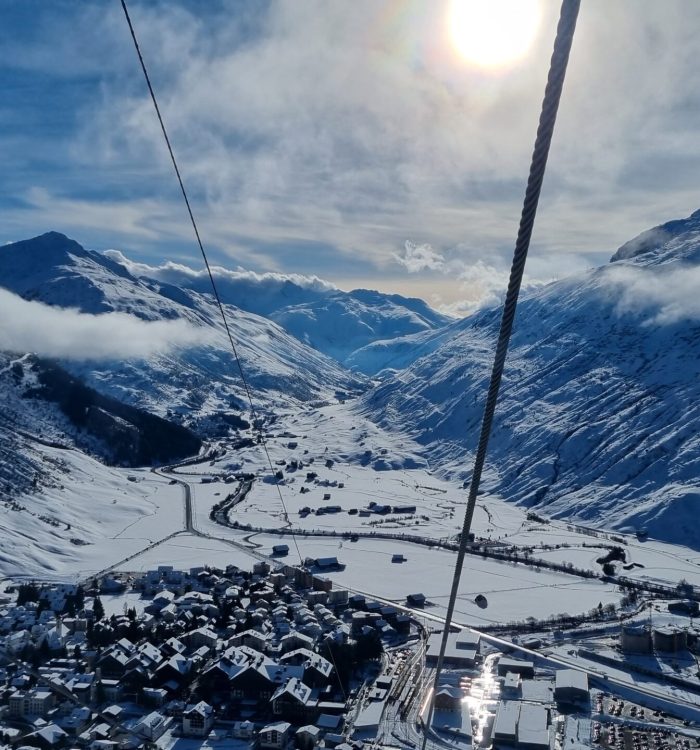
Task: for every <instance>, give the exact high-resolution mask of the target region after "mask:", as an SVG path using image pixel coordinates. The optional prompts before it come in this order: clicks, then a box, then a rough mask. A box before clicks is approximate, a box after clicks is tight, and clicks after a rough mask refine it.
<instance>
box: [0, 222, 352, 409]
mask: <svg viewBox="0 0 700 750" xmlns="http://www.w3.org/2000/svg"><path fill="white" fill-rule="evenodd" d="M0 285H2V286H3V287H5V288H6V289H9V290H10V291H12V292H14V293H16V294H18V295H21V296H22V297H23V298H24V299H27V300H35V301H39V302H42V303H44V304H47V305H51V306H56V307H61V308H71V309H74V310H79V311H81V312H83V313H87V314H90V315H96V316H98V317H99V316H100V315H102V314H104V313H113V312H118V313H126V314H128V315H131V316H135V317H136V318H138V319H140V320H143V321H151V322H157V321H175V320H180V321H184V322H186V323H187V324H188V325H189V326H191V327H192V328H193V329H195V330H201V332H202V335H201V344H196V343H195V344H193V343H192V342H191V341H190V342H189V343H188V345H187V346H181V347H177V346H176V347H175V351H170V352H168V353H160V354H153V355H151V356H148V357H146V358H129V359H121V358H120V359H119V360H117V359H116V358H113V359H104V358H102V359H101V360H99V361H93V360H86V359H85V358H83V359H82V360H81V359H78V358H70V359H65V360H63V362H62V363H63V365H64V366H65V367H66V368H67V369H68V370H69V371H70V372H71V373H73V374H74V375H76V376H79V377H81V378H83V379H84V380H85V382H86V383H88V384H89V385H91V386H92V387H94V388H95V389H97V390H98V391H100V392H102V393H106V394H107V395H110V396H113V397H115V398H117V399H119V400H120V401H123V402H125V403H127V404H132V405H135V406H139V407H141V408H145V409H148V410H149V411H152V412H154V413H156V414H161V415H163V414H177V413H180V414H183V415H185V414H186V415H187V416H188V418H190V419H194V420H196V419H197V418H198V416H201V415H205V416H207V415H210V414H211V413H216V412H221V413H226V412H230V411H232V410H233V411H234V412H235V411H240V410H244V409H245V408H246V404H245V397H244V396H245V393H244V389H243V385H242V381H241V378H240V374H239V372H238V368H237V365H236V363H235V361H234V360H233V357H232V354H231V351H230V346H229V342H228V340H227V338H226V335H225V332H224V330H223V326H222V323H221V320H220V317H219V313H218V310H217V309H216V307H215V305H214V303H213V299H212V297H211V296H210V295H206V294H203V293H200V292H197V291H193V290H191V289H183V288H181V287H177V286H174V285H172V284H169V283H166V282H164V281H156V280H152V279H147V278H136V277H135V276H133V275H132V274H131V273H130V272H129V271H128V270H127V269H126V268H125V267H124V266H123V265H121V264H119V263H117V262H115V261H114V260H112V259H111V258H109V257H107V256H105V255H103V254H101V253H96V252H93V251H90V250H86V249H84V248H83V247H81V246H80V245H79V244H78V243H77V242H74V241H73V240H70V239H68V238H67V237H65V236H64V235H61V234H58V233H56V232H49V233H47V234H44V235H41V236H40V237H36V238H34V239H31V240H25V241H22V242H17V243H14V244H9V245H5V246H3V247H2V248H0ZM226 312H227V318H228V322H229V326H230V329H231V332H232V335H233V339H234V342H235V343H236V344H237V347H238V353H239V356H240V358H241V361H242V365H243V370H244V373H245V375H246V378H247V380H248V382H249V384H250V386H251V390H252V393H253V396H254V398H255V399H256V401H257V402H258V403H259V404H260V403H264V404H273V403H277V404H291V403H294V402H297V401H309V400H315V399H327V398H332V397H333V396H334V394H335V393H336V392H337V391H343V392H345V391H347V390H353V389H357V388H358V387H361V386H362V379H361V378H358V377H356V376H353V375H351V374H350V373H349V372H348V371H347V370H345V369H344V368H343V367H341V366H340V365H339V364H338V363H337V362H335V361H334V360H332V359H330V358H328V357H326V356H325V355H323V354H321V353H319V352H317V351H315V350H313V349H311V348H310V347H309V346H306V345H304V344H303V343H302V342H300V341H299V340H298V339H296V338H295V337H293V336H291V335H289V334H288V333H287V332H285V331H284V330H283V329H282V328H280V327H279V326H278V325H277V324H275V323H274V322H272V321H270V320H267V319H265V318H262V317H260V316H259V315H255V314H252V313H249V312H245V311H242V310H240V309H238V308H235V307H233V306H232V305H226Z"/></svg>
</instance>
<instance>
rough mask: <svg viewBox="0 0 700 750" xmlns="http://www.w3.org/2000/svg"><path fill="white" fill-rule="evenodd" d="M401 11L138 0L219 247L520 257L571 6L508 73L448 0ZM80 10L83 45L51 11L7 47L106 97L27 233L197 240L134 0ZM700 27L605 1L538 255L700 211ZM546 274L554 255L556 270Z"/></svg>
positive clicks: (612, 239) (143, 243)
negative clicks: (450, 37)
mask: <svg viewBox="0 0 700 750" xmlns="http://www.w3.org/2000/svg"><path fill="white" fill-rule="evenodd" d="M399 5H400V10H397V8H398V6H397V5H396V4H395V3H391V2H385V3H382V2H379V1H378V0H354V1H353V2H352V3H343V2H327V1H325V0H305V2H303V3H300V2H296V1H295V0H271V2H269V3H249V4H248V3H243V4H241V3H235V4H232V5H228V4H227V2H226V0H223V2H222V3H220V4H208V5H207V7H206V9H204V10H202V9H201V8H197V10H196V11H194V10H192V8H191V4H185V3H178V2H168V3H163V2H158V3H137V2H135V3H134V4H133V7H132V16H133V20H134V23H135V25H136V30H137V33H138V34H139V36H140V39H141V46H142V49H143V52H144V55H145V58H146V61H147V63H148V64H149V67H150V69H151V74H152V77H153V79H154V81H155V82H156V87H157V91H158V95H159V97H160V102H161V107H162V110H163V113H164V115H165V118H166V121H167V125H168V128H169V130H170V134H171V139H172V142H173V145H174V148H175V151H176V153H177V155H178V158H179V161H180V166H181V168H182V171H183V174H184V178H185V182H186V184H187V186H188V188H189V189H190V195H191V198H192V202H193V205H194V209H195V213H196V214H197V216H198V218H199V219H200V225H201V228H202V229H203V234H204V235H205V243H206V245H207V247H209V246H210V245H215V246H217V249H219V250H223V251H225V252H230V253H232V254H233V255H235V257H236V258H237V259H238V260H239V261H240V262H245V263H246V264H247V265H252V266H254V267H255V268H258V269H261V270H272V271H286V270H293V269H295V268H303V270H306V271H311V272H313V271H318V272H319V273H323V274H324V275H329V276H332V278H333V279H334V280H336V281H338V283H341V285H342V276H343V274H344V273H345V274H346V275H350V274H353V275H355V276H361V275H362V276H365V277H370V276H371V274H372V273H373V272H374V273H376V274H377V276H379V275H384V276H388V275H389V274H390V273H391V270H392V266H394V267H395V262H396V256H397V249H398V248H401V243H402V241H403V239H404V238H405V237H412V238H414V239H416V242H417V246H418V247H422V246H426V245H429V246H430V248H432V252H433V253H434V254H435V256H437V258H439V257H440V256H442V257H443V258H445V259H447V258H448V248H451V247H456V246H458V245H460V244H462V243H465V242H469V243H470V245H471V246H472V247H473V248H474V252H475V255H473V256H471V257H470V261H472V262H475V261H477V260H481V261H483V263H484V264H486V265H487V266H493V267H494V268H497V269H499V268H500V267H501V265H500V264H499V263H498V262H497V259H494V258H495V256H497V255H499V254H501V253H502V252H503V251H504V250H509V249H510V248H512V245H513V242H514V238H515V234H516V231H517V220H518V217H519V213H520V203H521V200H522V194H523V192H524V189H525V181H526V175H527V169H528V165H529V159H530V154H531V149H532V142H533V139H534V135H535V130H536V123H537V117H538V114H539V107H540V103H541V99H542V93H543V88H544V83H545V78H546V69H547V65H548V62H549V56H550V53H551V46H552V41H553V36H554V28H555V22H556V14H557V10H558V8H557V6H558V4H557V3H551V2H545V1H544V0H543V3H542V7H543V14H544V18H543V23H542V27H541V29H542V30H541V33H540V36H539V37H538V39H537V40H536V44H535V46H534V48H533V50H532V53H531V55H529V56H528V57H527V58H526V59H525V60H524V61H523V63H522V64H521V65H520V66H518V67H516V68H514V69H513V70H510V71H507V72H493V71H492V72H489V71H484V70H476V69H473V68H470V67H469V66H466V65H465V64H464V63H463V62H460V61H459V60H458V59H457V58H456V57H455V55H454V54H453V53H452V51H451V49H450V45H449V43H448V41H447V33H446V27H445V22H444V19H445V15H446V14H445V4H444V3H443V2H436V3H417V2H405V3H400V4H399ZM46 6H47V7H49V6H50V4H46ZM210 6H211V7H212V8H213V7H214V6H216V8H215V9H214V10H209V8H210ZM202 7H203V6H202ZM43 12H44V13H46V12H47V11H43ZM61 14H62V15H66V14H68V15H69V16H70V17H69V18H67V20H66V21H65V23H64V26H65V27H68V28H74V29H77V34H73V36H74V37H75V36H77V37H78V38H85V39H86V44H85V45H83V46H81V47H80V53H79V54H78V53H77V52H76V51H75V49H74V48H73V47H74V45H73V47H71V45H69V44H68V45H67V44H66V42H65V40H63V37H62V36H61V35H60V34H59V35H58V36H56V33H55V28H56V24H55V23H46V22H44V24H43V26H42V24H40V23H38V24H37V27H39V28H44V34H43V36H42V35H41V34H39V35H38V36H37V37H36V39H34V40H33V41H34V44H33V46H31V48H28V45H27V44H26V43H25V42H24V40H23V42H22V44H21V45H20V44H19V43H18V44H17V45H16V46H15V47H12V46H9V47H8V51H7V54H6V55H5V58H6V59H7V60H8V61H10V62H9V63H8V64H12V63H11V61H12V60H13V59H15V58H16V59H17V63H16V65H17V66H18V67H22V66H24V67H25V68H28V69H30V70H36V71H42V69H43V70H44V72H46V71H48V72H54V71H55V75H62V76H64V77H65V78H66V79H68V78H70V76H71V75H74V76H75V77H76V80H77V79H79V80H80V81H81V82H82V81H84V79H85V78H87V76H86V75H85V73H86V71H87V72H90V73H91V74H92V75H93V76H94V77H95V78H96V79H99V93H98V92H97V87H96V91H95V94H94V96H92V97H91V99H90V101H89V104H87V105H86V106H85V107H84V108H83V109H81V110H80V112H79V116H78V117H77V120H78V122H79V123H80V124H79V125H78V127H77V129H76V132H75V133H72V134H71V137H72V138H73V144H72V145H73V147H72V149H70V150H68V158H67V159H66V162H65V167H66V169H65V175H66V179H65V187H63V184H64V183H62V182H61V181H60V180H59V181H57V180H56V179H54V181H53V185H51V186H49V187H50V193H44V194H31V193H28V188H26V187H25V189H24V190H16V191H15V194H16V195H18V196H23V195H27V196H28V197H27V199H26V202H27V206H26V207H20V208H16V207H15V206H10V207H9V208H8V210H7V211H6V212H5V213H4V215H3V218H4V220H5V224H6V227H8V228H9V230H11V233H12V234H13V235H14V236H26V234H25V233H24V232H23V231H21V230H20V227H27V226H28V225H29V223H30V221H31V220H32V219H33V225H34V227H36V226H37V225H40V226H41V227H44V228H50V227H54V226H56V227H58V228H62V229H63V231H74V230H75V229H76V228H80V227H81V226H84V227H85V228H86V229H88V228H89V229H91V230H94V231H93V232H92V234H91V237H90V242H91V244H92V245H101V246H104V245H105V244H107V243H109V242H113V241H114V240H113V236H114V234H115V233H116V232H120V236H119V241H120V242H121V241H123V238H127V237H128V238H129V239H130V240H133V241H130V242H129V244H131V245H132V246H133V247H138V248H139V250H141V251H142V252H143V251H144V250H145V249H152V248H153V247H158V246H159V245H158V243H161V246H162V247H165V246H166V245H167V243H170V242H171V240H172V239H173V238H177V239H178V240H186V241H188V242H191V241H192V235H191V227H189V226H188V224H187V221H186V220H185V218H186V217H185V215H184V213H183V210H182V206H181V203H180V200H181V199H180V196H179V195H177V193H176V191H175V185H174V182H173V175H172V166H171V165H170V164H169V162H168V156H167V152H166V150H165V148H164V145H163V142H162V135H161V134H160V132H159V129H158V125H157V121H156V120H155V117H154V113H153V110H152V105H151V103H150V101H149V99H148V96H147V93H146V90H145V88H144V83H143V80H142V77H141V73H140V70H139V69H138V64H137V62H136V59H135V55H134V51H133V48H132V46H131V41H130V39H129V35H128V32H127V31H126V29H125V26H124V19H123V17H122V16H121V13H120V12H119V8H118V6H114V7H113V6H110V8H108V9H107V10H106V11H105V10H104V9H103V8H102V6H101V5H99V4H96V3H95V4H90V3H83V4H76V5H75V7H74V8H72V7H71V8H69V9H68V10H66V9H65V8H63V6H62V8H61ZM699 25H700V4H698V3H697V2H695V0H674V1H673V2H669V3H659V2H658V0H635V2H628V3H610V2H608V1H607V0H590V2H587V3H585V4H584V7H583V8H582V10H581V14H580V19H579V25H578V28H577V32H576V38H575V40H574V47H573V51H572V55H571V62H570V67H569V71H568V74H567V81H566V84H565V88H564V95H563V99H562V103H561V107H560V111H559V120H558V123H557V128H556V132H555V136H554V141H553V146H552V153H551V156H550V160H549V164H548V172H547V177H546V179H545V184H544V189H543V194H542V199H541V202H540V211H539V215H538V220H537V225H536V227H535V235H534V238H533V250H536V249H537V248H538V247H539V248H541V249H542V250H543V252H544V254H545V255H546V256H547V257H548V258H549V257H553V256H554V254H555V252H556V253H558V254H559V255H561V256H566V257H567V258H568V270H569V271H576V270H581V269H582V268H586V267H587V266H589V265H591V263H592V258H595V260H596V261H598V262H600V261H603V260H605V259H607V257H609V256H610V254H611V253H612V251H613V250H614V249H615V247H616V246H618V245H620V244H621V243H622V242H624V241H625V240H627V239H629V237H631V236H634V235H636V234H638V232H639V231H640V230H641V229H643V228H645V227H648V226H652V225H654V224H657V223H661V222H662V221H665V220H667V219H669V218H673V217H676V216H683V215H686V214H688V213H690V212H691V211H692V210H694V209H696V208H697V207H698V205H697V189H696V181H697V179H696V178H697V173H698V169H700V158H699V157H697V156H696V152H697V149H696V133H697V131H698V129H700V97H697V96H696V95H695V94H694V93H693V91H692V90H691V89H689V87H688V85H687V81H689V80H693V76H694V75H695V67H696V60H697V59H698V56H700V36H698V35H697V33H696V29H697V28H698V26H699ZM64 26H58V28H64ZM56 39H58V40H59V41H58V42H56ZM95 39H97V40H99V42H95V41H94V40H95ZM56 44H58V45H59V46H58V47H57V46H56ZM17 49H21V50H22V55H18V54H17ZM104 49H106V50H108V52H109V55H107V56H106V57H105V55H104V53H103V50H104ZM56 50H58V51H56ZM105 60H108V61H109V62H108V64H106V63H105ZM47 80H51V79H50V78H48V77H47ZM81 90H82V87H81ZM630 92H634V96H631V95H630ZM51 138H52V133H50V132H48V131H47V132H45V133H43V134H42V137H41V138H40V139H39V138H37V143H38V144H39V142H40V143H41V144H43V145H42V148H47V145H46V144H49V145H51V146H53V142H52V141H51ZM50 150H51V152H52V153H53V154H55V155H60V154H63V153H65V152H66V149H60V148H53V147H52V148H51V149H50ZM55 158H58V156H55ZM25 162H26V159H24V160H21V163H20V164H19V165H18V167H17V168H16V170H15V171H16V172H17V174H19V175H20V177H21V175H22V174H23V170H25V169H26V165H25ZM98 172H99V174H100V184H101V185H107V186H111V185H114V186H116V187H117V188H118V189H117V190H115V194H114V196H112V200H111V201H110V200H107V199H105V194H106V193H107V190H105V189H104V188H103V189H101V191H100V199H99V200H96V199H94V198H93V196H94V185H95V174H96V173H98ZM17 174H15V175H14V178H15V180H18V179H20V177H18V176H17ZM63 174H64V172H63V170H61V175H63ZM27 179H28V178H27ZM61 179H63V177H61ZM57 185H58V186H60V187H57ZM69 192H70V197H66V195H67V194H68V193H69ZM144 196H158V198H157V199H156V198H153V199H152V200H151V202H148V201H147V200H145V199H144ZM99 231H102V232H104V237H105V238H104V241H102V242H99V241H97V240H96V232H99ZM27 234H28V232H27ZM284 243H289V244H290V245H291V244H292V243H293V245H294V247H295V248H296V247H300V246H302V245H303V244H304V243H308V244H312V243H319V244H321V245H324V248H323V250H322V251H321V252H323V253H326V254H327V255H331V251H328V250H327V248H332V250H333V252H332V255H333V257H332V259H331V260H330V261H329V264H328V265H330V263H334V264H335V266H336V267H337V272H333V273H329V272H328V270H327V266H324V267H323V270H321V268H320V267H319V266H318V265H315V264H314V261H315V260H317V259H318V258H319V256H313V255H311V254H310V255H308V256H307V257H306V258H305V261H306V265H304V266H302V265H301V263H302V262H303V261H302V259H301V258H300V256H299V255H296V254H292V253H291V252H290V253H289V254H288V255H287V256H282V255H281V254H280V253H279V252H278V251H279V247H280V246H281V245H284ZM125 244H126V243H125ZM400 253H403V250H401V251H400ZM399 257H403V258H404V260H406V258H405V256H403V255H401V254H400V256H399ZM437 258H436V259H434V261H428V263H429V264H430V262H439V260H438V259H437ZM324 259H325V256H324ZM416 261H417V264H418V265H420V263H421V260H420V258H418V259H416ZM358 263H362V264H363V267H362V268H360V267H358V265H357V264H358ZM352 264H356V265H352ZM410 265H411V262H410V260H409V261H408V262H407V263H404V264H403V268H404V269H407V270H408V269H409V266H410ZM351 266H352V267H351ZM560 266H561V267H562V268H566V267H567V263H566V262H563V261H560ZM529 268H530V269H531V272H532V273H533V275H534V274H536V271H535V267H534V266H533V265H530V266H529ZM422 270H425V271H431V270H438V269H436V268H435V267H434V266H431V265H427V266H424V268H423V269H422ZM546 275H547V269H546V267H545V268H544V269H543V275H542V276H538V278H545V277H546ZM449 278H454V279H455V284H456V283H459V282H458V280H457V277H456V276H450V277H449Z"/></svg>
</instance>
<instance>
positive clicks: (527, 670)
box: [498, 656, 535, 677]
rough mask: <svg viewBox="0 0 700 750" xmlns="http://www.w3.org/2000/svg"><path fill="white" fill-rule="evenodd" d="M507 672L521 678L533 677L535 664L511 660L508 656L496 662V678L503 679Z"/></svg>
mask: <svg viewBox="0 0 700 750" xmlns="http://www.w3.org/2000/svg"><path fill="white" fill-rule="evenodd" d="M508 672H515V673H516V674H519V675H520V676H521V677H534V676H535V663H534V662H532V661H525V660H524V659H513V658H511V657H509V656H502V657H501V658H500V659H499V660H498V676H499V677H505V676H506V675H507V674H508Z"/></svg>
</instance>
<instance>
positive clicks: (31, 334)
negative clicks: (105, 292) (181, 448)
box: [0, 289, 212, 360]
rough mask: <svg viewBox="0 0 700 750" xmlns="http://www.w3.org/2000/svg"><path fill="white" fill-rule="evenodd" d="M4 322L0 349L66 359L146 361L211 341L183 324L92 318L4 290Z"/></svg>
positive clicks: (0, 306)
mask: <svg viewBox="0 0 700 750" xmlns="http://www.w3.org/2000/svg"><path fill="white" fill-rule="evenodd" d="M0 319H2V322H3V323H2V326H1V327H0V350H2V351H11V352H32V353H34V354H38V355H39V356H42V357H60V358H62V359H78V360H104V359H109V360H113V359H143V358H146V357H149V356H151V355H154V354H167V353H168V352H169V351H172V350H173V349H176V348H180V347H190V346H200V345H205V344H206V343H208V342H209V341H210V340H211V337H212V334H211V332H210V331H207V330H203V329H201V328H197V327H195V326H193V325H191V324H189V323H187V322H186V321H184V320H168V321H150V322H149V321H144V320H140V319H139V318H136V317H134V316H132V315H127V314H126V313H120V312H112V313H104V314H102V315H89V314H87V313H82V312H79V311H77V310H72V309H66V308H57V307H52V306H49V305H44V304H42V303H41V302H29V301H27V300H25V299H23V298H22V297H20V296H18V295H16V294H12V292H8V291H7V290H5V289H0Z"/></svg>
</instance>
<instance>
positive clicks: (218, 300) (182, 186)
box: [121, 0, 303, 563]
mask: <svg viewBox="0 0 700 750" xmlns="http://www.w3.org/2000/svg"><path fill="white" fill-rule="evenodd" d="M121 4H122V10H123V11H124V16H125V17H126V22H127V24H128V25H129V31H130V32H131V38H132V40H133V42H134V47H135V48H136V54H137V55H138V57H139V62H140V63H141V70H142V71H143V76H144V78H145V79H146V85H147V86H148V91H149V93H150V95H151V101H152V102H153V107H154V108H155V110H156V115H157V116H158V122H159V123H160V129H161V130H162V131H163V138H165V144H166V146H167V147H168V153H169V154H170V160H171V161H172V163H173V167H174V169H175V174H176V175H177V181H178V183H179V185H180V191H181V192H182V197H183V198H184V200H185V205H186V206H187V213H188V214H189V216H190V222H191V223H192V228H193V229H194V234H195V237H196V238H197V245H199V250H200V252H201V254H202V258H203V259H204V265H205V267H206V269H207V274H208V275H209V281H210V282H211V288H212V291H213V292H214V299H215V300H216V304H217V307H218V308H219V313H220V314H221V320H222V321H223V323H224V329H225V330H226V336H227V337H228V340H229V344H230V345H231V351H232V352H233V357H234V359H235V360H236V365H237V367H238V372H239V373H240V376H241V382H242V383H243V388H244V390H245V393H246V396H247V398H248V403H249V404H250V412H251V415H252V417H253V429H255V426H256V424H259V425H260V432H259V435H260V443H261V445H262V447H263V451H264V452H265V456H266V457H267V462H268V464H269V466H270V473H271V474H272V476H273V477H274V475H275V470H274V468H273V466H272V459H271V457H270V453H269V451H268V449H267V442H266V441H265V436H264V435H263V431H262V422H260V421H259V420H258V415H257V412H256V409H255V405H254V404H253V395H252V392H251V389H250V387H249V385H248V381H247V379H246V376H245V374H244V372H243V366H242V365H241V360H240V357H239V356H238V350H237V348H236V344H235V343H234V341H233V335H232V334H231V329H230V328H229V325H228V321H227V320H226V313H225V312H224V306H223V304H222V303H221V298H220V297H219V292H218V290H217V288H216V282H215V281H214V274H213V273H212V271H211V267H210V265H209V259H208V258H207V254H206V252H205V250H204V245H203V244H202V239H201V237H200V235H199V229H198V228H197V222H196V221H195V218H194V213H193V212H192V207H191V206H190V201H189V198H188V197H187V191H186V190H185V184H184V182H183V180H182V176H181V174H180V169H179V168H178V166H177V160H176V159H175V152H174V151H173V147H172V146H171V145H170V138H169V137H168V131H167V130H166V128H165V123H164V122H163V117H162V115H161V113H160V107H159V106H158V100H157V99H156V94H155V91H154V90H153V86H152V84H151V79H150V77H149V75H148V70H147V69H146V63H145V62H144V59H143V55H142V54H141V48H140V47H139V43H138V40H137V38H136V32H135V31H134V26H133V24H132V23H131V16H129V10H128V9H127V7H126V0H121ZM275 487H277V494H278V495H279V498H280V503H281V505H282V509H283V510H284V518H285V520H286V521H287V523H289V514H288V513H287V506H286V505H285V502H284V498H283V497H282V490H281V489H280V485H279V483H278V482H275ZM290 528H291V525H290ZM290 533H291V535H292V540H293V541H294V546H295V547H296V551H297V554H298V555H299V562H300V563H303V558H302V556H301V551H300V550H299V545H298V544H297V539H296V536H295V534H294V532H293V531H291V532H290Z"/></svg>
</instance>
